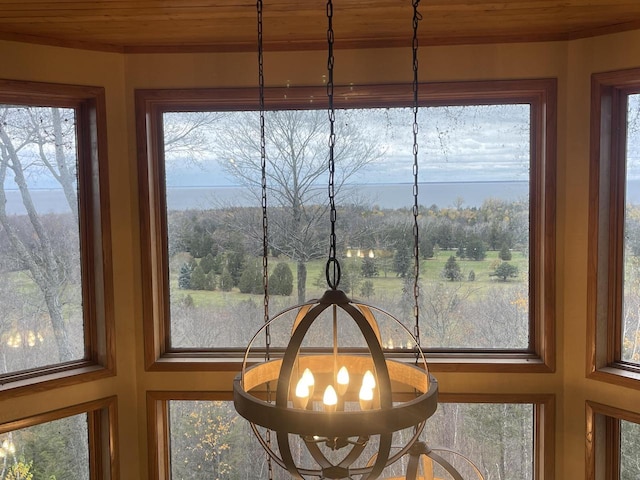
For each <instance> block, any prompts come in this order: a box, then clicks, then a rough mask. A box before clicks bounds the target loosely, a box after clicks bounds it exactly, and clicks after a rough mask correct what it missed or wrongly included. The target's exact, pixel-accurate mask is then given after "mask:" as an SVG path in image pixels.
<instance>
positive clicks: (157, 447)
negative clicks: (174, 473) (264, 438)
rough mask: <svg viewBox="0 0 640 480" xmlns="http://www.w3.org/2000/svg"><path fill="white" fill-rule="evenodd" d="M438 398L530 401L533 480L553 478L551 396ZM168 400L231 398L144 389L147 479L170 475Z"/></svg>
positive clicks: (449, 398)
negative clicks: (147, 462)
mask: <svg viewBox="0 0 640 480" xmlns="http://www.w3.org/2000/svg"><path fill="white" fill-rule="evenodd" d="M439 399H440V402H442V403H509V404H511V403H516V404H517V403H519V404H524V403H526V404H533V409H534V411H533V415H534V425H533V433H534V439H533V448H534V453H533V459H534V460H533V479H534V480H554V479H555V403H556V402H555V395H552V394H466V393H455V394H453V393H450V394H446V393H443V394H440V396H439ZM171 400H194V401H195V400H209V401H219V400H222V401H232V400H233V394H232V393H230V392H202V391H200V392H184V391H178V392H177V391H148V392H147V448H148V452H149V478H150V479H151V480H170V478H171V466H170V462H169V458H170V452H169V448H170V446H169V409H168V405H169V401H171ZM427 421H428V420H427ZM461 453H464V452H461ZM265 455H266V453H265Z"/></svg>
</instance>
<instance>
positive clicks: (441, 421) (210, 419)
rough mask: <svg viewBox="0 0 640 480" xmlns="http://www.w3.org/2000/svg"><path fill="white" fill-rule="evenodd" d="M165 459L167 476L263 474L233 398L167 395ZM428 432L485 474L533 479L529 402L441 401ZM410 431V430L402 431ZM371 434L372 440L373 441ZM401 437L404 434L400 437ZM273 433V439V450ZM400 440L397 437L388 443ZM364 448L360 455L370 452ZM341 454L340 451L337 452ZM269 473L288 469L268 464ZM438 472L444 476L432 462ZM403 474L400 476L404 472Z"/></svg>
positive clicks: (468, 474) (397, 468)
mask: <svg viewBox="0 0 640 480" xmlns="http://www.w3.org/2000/svg"><path fill="white" fill-rule="evenodd" d="M169 422H170V450H171V451H170V459H171V478H172V480H200V479H209V478H218V479H220V480H226V479H234V478H251V479H253V478H267V475H266V469H267V464H266V453H264V451H263V450H262V447H261V446H260V444H259V443H258V441H257V439H256V438H255V436H254V435H253V433H252V432H251V428H250V426H249V424H248V422H247V421H245V420H244V419H243V418H242V417H239V416H238V415H237V414H236V412H235V410H234V408H233V403H232V402H223V401H214V402H212V401H175V400H174V401H170V402H169ZM426 432H427V433H426V435H425V434H424V433H423V437H426V438H428V439H429V441H428V443H429V445H430V446H431V447H432V448H436V447H445V448H451V449H453V450H456V451H458V452H461V453H463V454H464V455H465V456H467V457H468V458H470V459H473V461H474V462H475V464H476V465H477V467H478V468H479V469H480V471H481V472H482V473H483V474H484V475H485V478H509V479H513V480H531V479H533V405H531V404H453V403H452V404H447V403H445V404H443V403H441V404H440V405H439V407H438V411H437V412H436V414H435V415H434V416H433V417H432V418H430V419H429V420H428V421H427V430H426ZM404 435H408V436H410V435H411V432H408V433H406V432H405V433H404ZM291 441H292V451H293V452H295V453H294V455H296V457H295V458H296V462H300V463H298V464H299V465H306V466H312V464H311V465H309V464H305V458H304V454H305V453H306V451H305V450H304V446H302V445H300V447H301V448H299V449H298V448H297V447H298V445H297V444H296V443H295V442H294V439H293V437H292V438H291ZM376 441H377V439H371V442H370V443H372V444H373V443H375V442H376ZM405 441H406V439H405ZM276 443H277V441H276V438H275V436H274V435H273V442H272V446H273V448H274V449H275V450H277V446H276ZM396 444H398V445H401V444H403V443H402V442H396V439H395V438H394V445H396ZM367 448H368V452H369V455H368V456H367V452H365V453H364V454H363V457H365V460H366V459H367V458H368V457H370V456H371V455H373V454H374V453H375V448H369V447H367ZM440 453H442V456H444V457H445V458H447V460H448V461H451V462H452V463H453V464H454V465H455V466H456V467H457V468H458V469H459V470H460V472H461V473H462V475H463V477H464V478H475V476H473V473H472V471H471V470H469V469H468V467H466V466H465V464H464V462H463V461H459V460H458V459H456V458H455V457H451V456H449V455H448V454H447V453H446V452H440ZM340 454H341V455H343V454H344V453H343V452H340ZM406 462H407V458H406V457H403V458H402V459H401V460H399V461H398V462H396V463H395V464H394V465H392V466H390V467H388V468H387V469H386V470H385V473H384V475H383V476H384V477H385V478H392V477H394V476H401V475H403V473H406ZM273 468H274V473H275V475H274V478H276V479H278V480H279V479H285V478H289V475H288V474H287V473H286V472H284V471H283V469H282V468H280V467H279V466H278V465H277V464H275V463H274V464H273ZM435 473H436V475H440V476H441V477H442V478H447V477H446V476H444V475H443V474H442V472H441V471H440V470H438V468H437V467H436V470H435ZM403 478H404V477H403Z"/></svg>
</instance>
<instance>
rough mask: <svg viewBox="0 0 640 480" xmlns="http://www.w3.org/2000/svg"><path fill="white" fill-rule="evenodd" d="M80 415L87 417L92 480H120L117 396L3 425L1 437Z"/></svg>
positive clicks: (0, 432) (0, 431)
mask: <svg viewBox="0 0 640 480" xmlns="http://www.w3.org/2000/svg"><path fill="white" fill-rule="evenodd" d="M81 414H86V415H87V429H88V432H89V438H88V441H89V446H88V447H89V469H90V475H91V480H118V479H119V478H120V466H119V454H118V449H119V445H118V418H117V397H115V396H112V397H106V398H102V399H98V400H94V401H91V402H86V403H81V404H78V405H73V406H70V407H66V408H62V409H59V410H53V411H49V412H44V413H40V414H37V415H33V416H31V417H26V418H21V419H18V420H13V421H10V422H6V423H3V424H0V434H3V433H7V432H11V431H14V430H20V429H23V428H28V427H32V426H34V425H38V424H41V423H47V422H52V421H54V420H60V419H62V418H66V417H71V416H75V415H81Z"/></svg>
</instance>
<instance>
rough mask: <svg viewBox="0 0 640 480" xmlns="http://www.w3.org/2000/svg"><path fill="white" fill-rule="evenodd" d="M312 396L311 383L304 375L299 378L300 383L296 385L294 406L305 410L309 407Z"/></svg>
mask: <svg viewBox="0 0 640 480" xmlns="http://www.w3.org/2000/svg"><path fill="white" fill-rule="evenodd" d="M310 396H311V395H310V392H309V385H308V384H307V383H306V382H305V379H304V377H302V378H301V379H300V380H298V384H297V385H296V394H295V395H294V397H293V406H294V407H296V408H301V409H303V410H304V409H305V408H307V404H308V403H309V397H310Z"/></svg>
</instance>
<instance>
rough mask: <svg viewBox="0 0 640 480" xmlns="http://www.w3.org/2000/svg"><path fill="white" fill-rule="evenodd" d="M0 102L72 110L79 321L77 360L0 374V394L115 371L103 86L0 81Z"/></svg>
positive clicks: (98, 376) (20, 393) (29, 389)
mask: <svg viewBox="0 0 640 480" xmlns="http://www.w3.org/2000/svg"><path fill="white" fill-rule="evenodd" d="M0 102H2V103H10V104H14V105H16V104H17V105H28V106H53V107H64V108H73V109H74V110H75V112H76V125H77V126H76V129H77V151H78V203H79V205H80V208H79V238H80V251H81V252H83V255H82V256H81V259H80V262H81V271H82V305H83V315H84V325H85V328H84V343H85V353H84V358H83V359H82V360H80V361H76V362H68V363H65V364H59V365H54V366H47V367H43V368H37V369H33V370H29V371H24V372H12V373H9V374H7V375H2V376H1V378H2V380H3V381H2V386H1V387H0V392H2V394H3V395H9V396H12V395H22V394H26V393H31V392H35V391H40V390H43V389H50V388H56V387H59V386H62V385H69V384H72V383H77V382H82V381H88V380H93V379H96V378H102V377H105V376H112V375H115V369H116V362H115V333H114V330H115V326H114V324H115V318H114V311H113V297H114V292H113V271H112V258H111V218H110V208H109V175H108V159H107V132H106V100H105V90H104V88H103V87H92V86H82V85H67V84H54V83H41V82H26V81H16V80H3V79H0Z"/></svg>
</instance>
